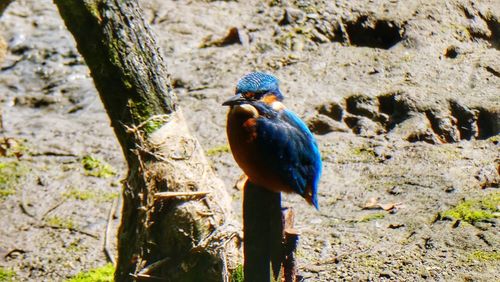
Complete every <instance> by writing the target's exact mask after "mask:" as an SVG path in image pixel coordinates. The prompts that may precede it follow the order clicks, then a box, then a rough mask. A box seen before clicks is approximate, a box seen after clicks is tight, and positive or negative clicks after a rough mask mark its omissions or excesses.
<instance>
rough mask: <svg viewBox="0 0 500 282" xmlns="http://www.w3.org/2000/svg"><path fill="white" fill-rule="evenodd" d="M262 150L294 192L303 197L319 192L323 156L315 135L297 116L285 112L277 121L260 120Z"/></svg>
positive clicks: (272, 119) (269, 162)
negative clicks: (308, 190)
mask: <svg viewBox="0 0 500 282" xmlns="http://www.w3.org/2000/svg"><path fill="white" fill-rule="evenodd" d="M257 136H258V138H257V139H258V144H259V149H260V150H262V152H264V153H265V154H266V155H267V156H268V164H269V165H270V166H271V167H272V168H273V170H274V171H276V172H277V173H278V174H279V177H280V179H282V180H284V181H285V182H286V183H288V185H289V186H290V188H292V189H293V190H294V191H295V192H297V193H298V194H300V195H302V196H304V197H305V196H306V193H307V191H306V189H307V187H308V185H310V188H309V189H312V191H310V192H309V193H311V195H310V196H312V199H311V201H312V203H313V204H314V205H315V206H316V207H317V200H316V192H317V185H318V181H319V177H320V175H321V156H320V153H319V150H318V147H317V145H316V141H315V140H314V137H313V135H312V134H311V132H310V131H309V129H308V128H307V126H306V125H305V124H304V122H303V121H302V120H301V119H300V118H299V117H297V116H296V115H295V114H294V113H293V112H291V111H288V110H286V109H285V110H282V111H280V112H279V114H278V115H277V116H276V117H275V118H270V119H268V118H264V117H262V118H259V119H258V120H257Z"/></svg>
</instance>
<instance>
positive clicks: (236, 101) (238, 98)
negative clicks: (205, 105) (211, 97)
mask: <svg viewBox="0 0 500 282" xmlns="http://www.w3.org/2000/svg"><path fill="white" fill-rule="evenodd" d="M245 101H246V99H245V98H244V97H243V95H241V94H236V95H234V96H233V97H231V98H229V99H228V100H227V101H225V102H224V103H222V105H223V106H235V105H241V104H243V103H244V102H245Z"/></svg>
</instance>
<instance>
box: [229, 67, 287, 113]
mask: <svg viewBox="0 0 500 282" xmlns="http://www.w3.org/2000/svg"><path fill="white" fill-rule="evenodd" d="M282 100H283V95H282V94H281V91H280V89H279V81H278V79H277V78H276V77H275V76H273V75H270V74H267V73H263V72H252V73H249V74H247V75H245V76H244V77H242V78H241V79H240V80H239V81H238V84H237V85H236V93H235V95H234V96H233V97H231V98H230V99H228V100H227V101H225V102H224V103H223V104H222V105H224V106H236V105H242V104H251V103H253V102H257V101H260V102H264V103H266V104H268V105H272V104H273V103H274V102H280V101H282Z"/></svg>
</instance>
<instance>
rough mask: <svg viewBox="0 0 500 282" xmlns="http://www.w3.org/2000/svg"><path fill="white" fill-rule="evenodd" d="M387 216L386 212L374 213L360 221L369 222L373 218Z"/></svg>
mask: <svg viewBox="0 0 500 282" xmlns="http://www.w3.org/2000/svg"><path fill="white" fill-rule="evenodd" d="M384 217H385V213H374V214H369V215H367V216H365V217H363V218H361V219H360V220H359V221H358V222H368V221H372V220H377V219H382V218H384Z"/></svg>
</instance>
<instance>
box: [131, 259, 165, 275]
mask: <svg viewBox="0 0 500 282" xmlns="http://www.w3.org/2000/svg"><path fill="white" fill-rule="evenodd" d="M169 260H170V258H164V259H161V260H159V261H156V262H153V263H152V264H150V265H148V266H146V267H144V268H143V269H141V271H139V273H137V274H136V275H146V274H149V273H150V272H151V271H153V270H155V269H157V268H158V267H159V266H161V265H162V264H164V263H166V262H167V261H169Z"/></svg>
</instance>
